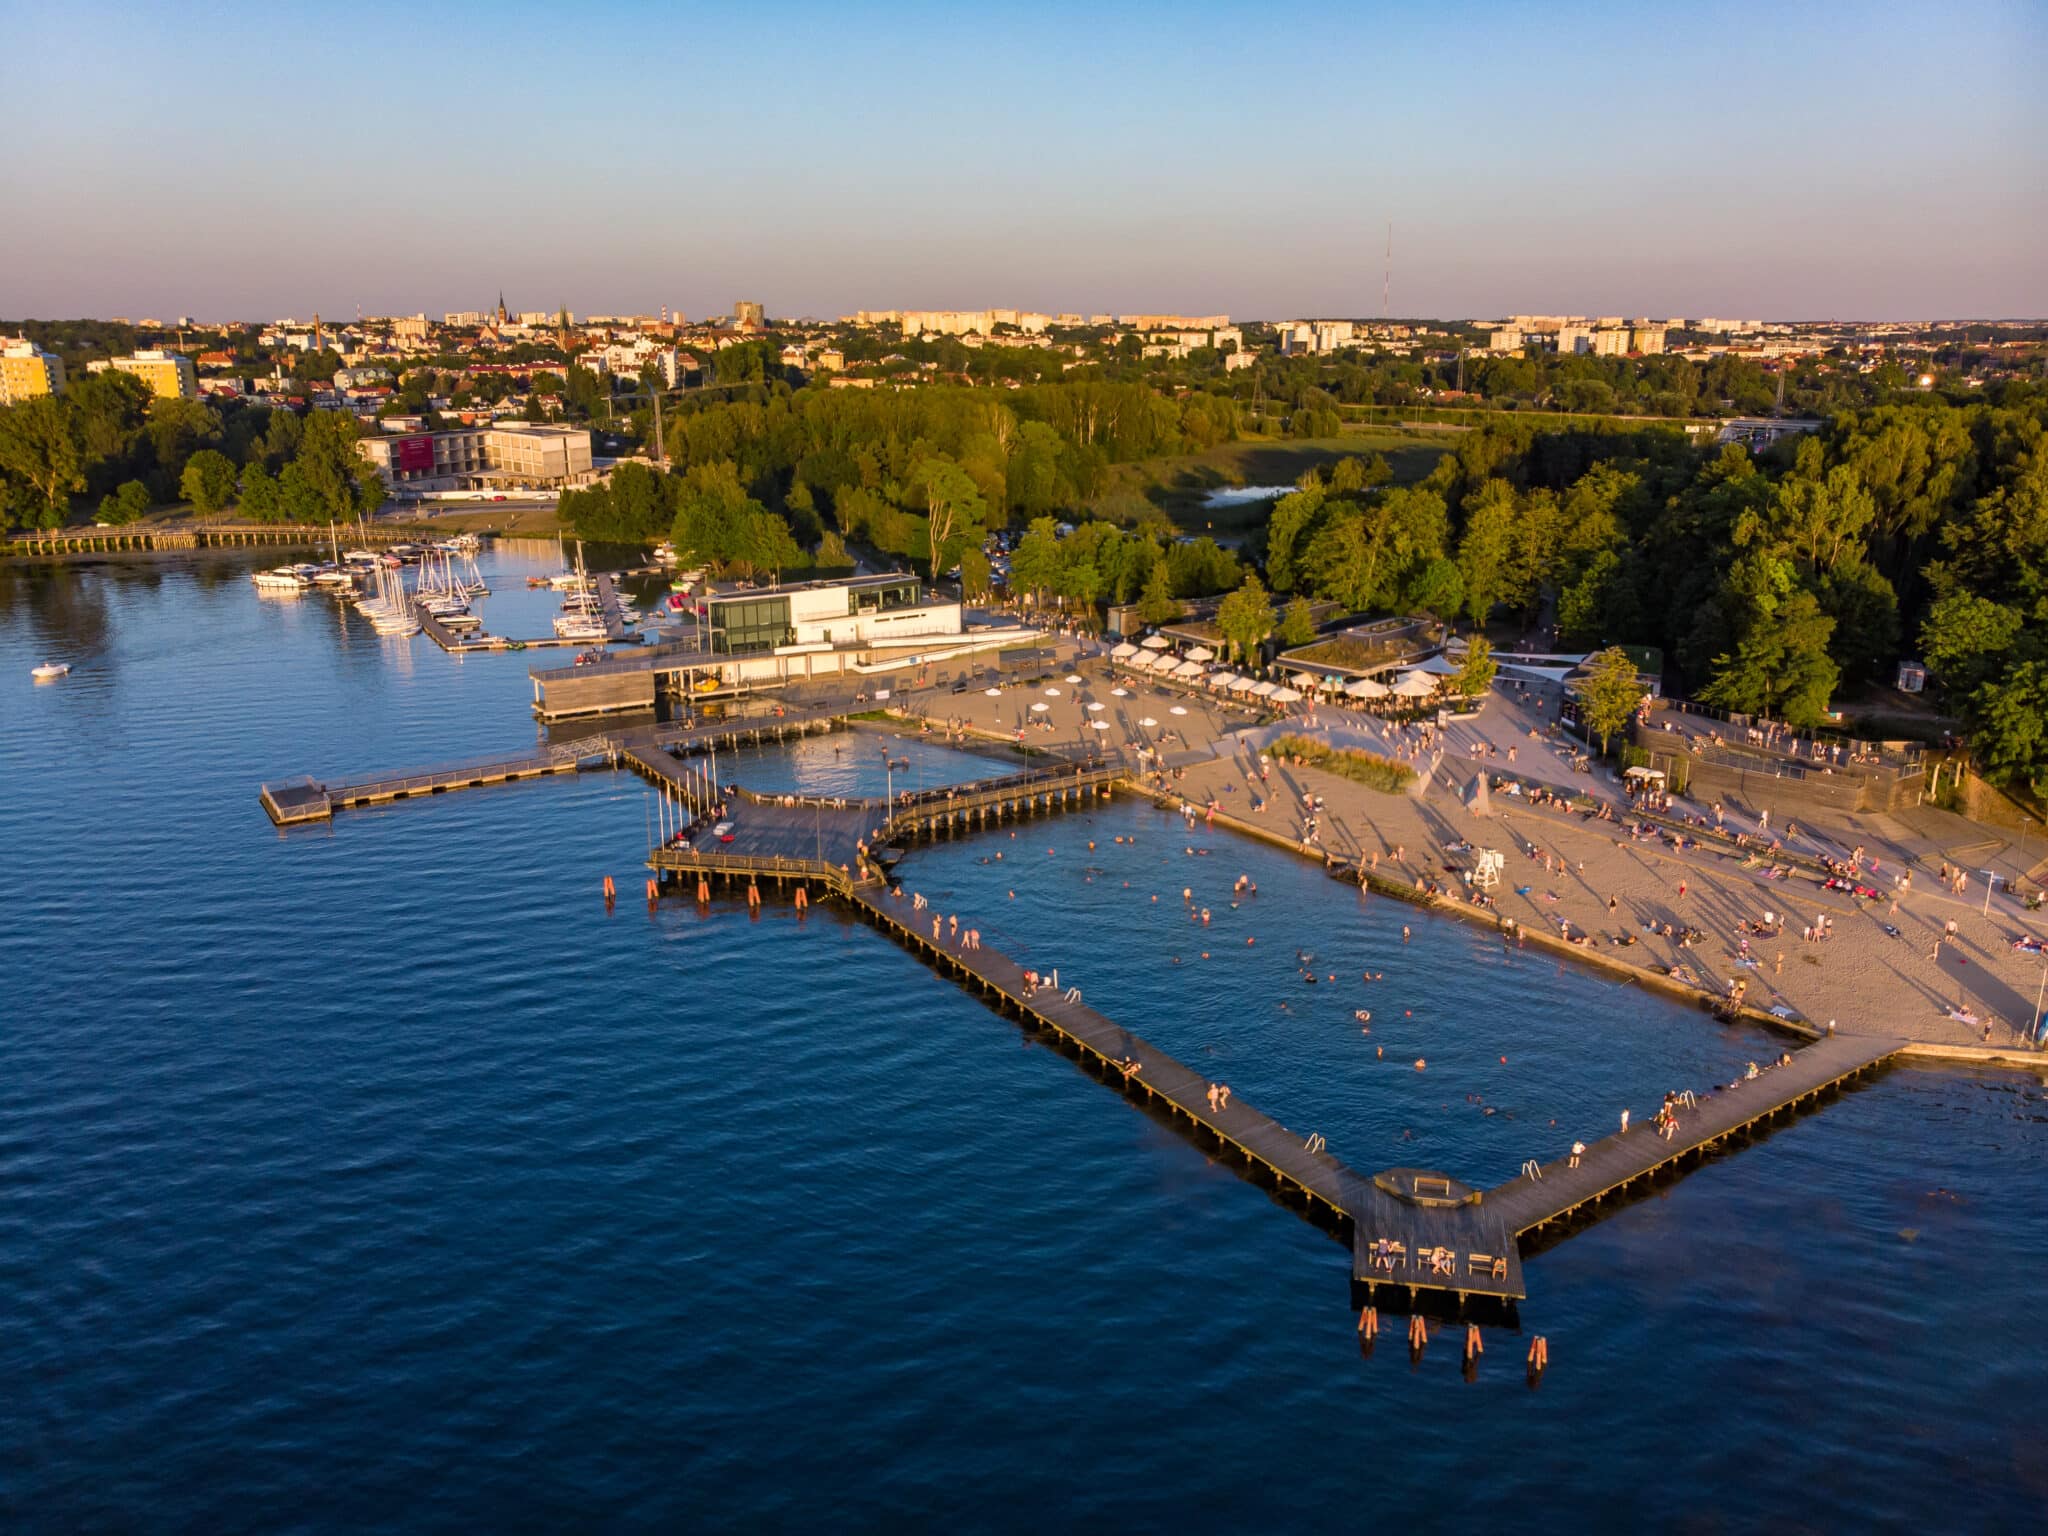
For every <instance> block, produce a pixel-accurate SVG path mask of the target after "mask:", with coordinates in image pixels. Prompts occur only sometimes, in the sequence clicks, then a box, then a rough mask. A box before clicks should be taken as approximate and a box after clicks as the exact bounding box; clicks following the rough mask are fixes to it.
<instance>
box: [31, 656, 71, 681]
mask: <svg viewBox="0 0 2048 1536" xmlns="http://www.w3.org/2000/svg"><path fill="white" fill-rule="evenodd" d="M70 670H71V663H70V662H68V661H46V662H44V663H43V664H42V665H41V666H40V667H31V668H29V674H28V675H29V676H30V677H32V678H34V679H35V680H36V681H37V682H39V683H47V682H49V681H50V680H51V679H52V678H58V677H62V676H64V674H65V673H67V672H69V671H70Z"/></svg>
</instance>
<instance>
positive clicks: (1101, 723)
mask: <svg viewBox="0 0 2048 1536" xmlns="http://www.w3.org/2000/svg"><path fill="white" fill-rule="evenodd" d="M1088 724H1089V726H1090V727H1091V728H1092V729H1094V730H1098V731H1106V730H1108V729H1109V722H1108V721H1107V720H1090V721H1089V722H1088Z"/></svg>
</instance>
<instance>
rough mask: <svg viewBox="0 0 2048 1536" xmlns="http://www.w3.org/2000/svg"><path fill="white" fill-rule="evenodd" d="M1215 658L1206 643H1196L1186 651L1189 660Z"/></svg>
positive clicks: (1214, 654) (1209, 659)
mask: <svg viewBox="0 0 2048 1536" xmlns="http://www.w3.org/2000/svg"><path fill="white" fill-rule="evenodd" d="M1215 659H1216V653H1215V652H1214V651H1212V650H1210V649H1209V647H1207V646H1206V645H1198V646H1196V647H1195V648H1194V649H1193V650H1192V651H1189V652H1188V660H1189V661H1214V660H1215Z"/></svg>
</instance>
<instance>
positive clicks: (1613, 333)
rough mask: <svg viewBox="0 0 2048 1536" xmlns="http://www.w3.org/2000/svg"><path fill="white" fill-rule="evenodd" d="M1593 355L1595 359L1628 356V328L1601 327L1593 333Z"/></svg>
mask: <svg viewBox="0 0 2048 1536" xmlns="http://www.w3.org/2000/svg"><path fill="white" fill-rule="evenodd" d="M1593 355H1594V356H1595V357H1626V356H1628V327H1627V326H1622V325H1603V326H1601V327H1600V329H1598V330H1597V331H1595V332H1594V333H1593Z"/></svg>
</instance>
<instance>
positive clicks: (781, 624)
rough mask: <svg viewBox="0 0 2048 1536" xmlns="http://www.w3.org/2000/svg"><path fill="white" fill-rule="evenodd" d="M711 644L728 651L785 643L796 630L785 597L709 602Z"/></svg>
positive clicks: (743, 650)
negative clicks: (792, 625) (790, 619)
mask: <svg viewBox="0 0 2048 1536" xmlns="http://www.w3.org/2000/svg"><path fill="white" fill-rule="evenodd" d="M710 617H711V648H712V649H713V650H714V651H724V652H726V653H727V654H729V655H740V654H742V653H744V652H747V651H766V650H772V649H773V648H774V647H776V646H778V645H789V644H792V643H794V641H795V639H796V631H795V630H794V629H793V628H792V627H791V625H790V622H789V599H788V598H786V597H756V598H739V599H735V600H733V601H731V602H720V603H713V604H712V605H711V614H710Z"/></svg>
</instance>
